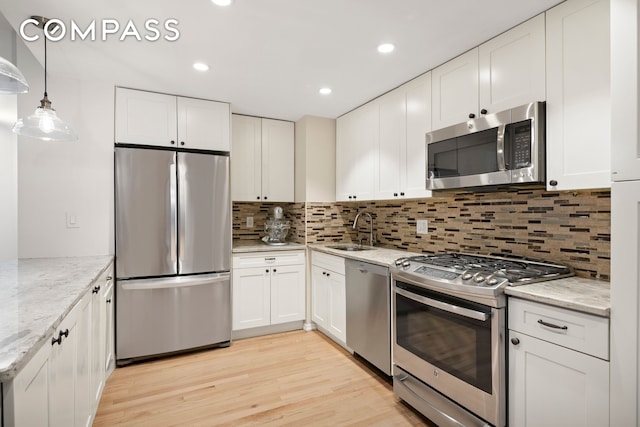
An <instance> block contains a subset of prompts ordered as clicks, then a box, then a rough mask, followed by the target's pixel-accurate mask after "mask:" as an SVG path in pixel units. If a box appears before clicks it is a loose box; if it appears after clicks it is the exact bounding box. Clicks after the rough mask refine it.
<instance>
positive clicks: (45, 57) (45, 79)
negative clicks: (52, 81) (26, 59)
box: [42, 34, 48, 96]
mask: <svg viewBox="0 0 640 427" xmlns="http://www.w3.org/2000/svg"><path fill="white" fill-rule="evenodd" d="M42 38H43V39H44V96H48V95H47V37H46V34H45V35H43V37H42Z"/></svg>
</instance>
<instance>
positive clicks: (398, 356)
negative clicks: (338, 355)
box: [393, 280, 505, 425]
mask: <svg viewBox="0 0 640 427" xmlns="http://www.w3.org/2000/svg"><path fill="white" fill-rule="evenodd" d="M393 313H394V329H393V359H394V365H396V366H398V367H399V368H401V369H403V370H405V371H406V372H408V373H410V374H411V375H413V376H415V377H416V378H418V379H419V380H421V381H423V382H424V383H426V384H427V385H429V386H431V387H433V388H434V389H436V390H438V391H439V392H440V393H442V394H444V395H445V396H447V397H448V398H449V399H451V400H454V401H455V402H457V403H458V404H459V405H461V406H463V407H465V408H466V409H467V410H469V411H471V412H473V413H475V414H476V415H477V416H479V417H481V418H483V419H484V420H486V421H488V422H490V423H492V424H493V425H503V421H504V419H505V403H504V402H505V399H504V392H505V389H504V387H505V380H504V377H505V374H504V372H505V361H504V354H505V350H504V349H505V347H504V345H505V344H504V326H505V324H504V309H497V308H492V307H489V306H484V305H481V304H477V303H474V302H470V301H466V300H463V299H460V298H457V297H452V296H448V295H444V294H441V293H439V292H433V291H430V290H427V289H424V288H421V287H419V286H415V285H412V284H409V283H405V282H401V281H397V280H394V295H393Z"/></svg>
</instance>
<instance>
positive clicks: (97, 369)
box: [91, 273, 107, 408]
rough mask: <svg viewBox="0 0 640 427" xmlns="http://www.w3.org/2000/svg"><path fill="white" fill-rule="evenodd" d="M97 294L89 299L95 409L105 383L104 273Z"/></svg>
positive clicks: (93, 402) (105, 307)
mask: <svg viewBox="0 0 640 427" xmlns="http://www.w3.org/2000/svg"><path fill="white" fill-rule="evenodd" d="M98 284H99V285H100V288H99V289H98V287H96V288H94V290H96V291H97V292H96V293H95V294H93V295H92V297H91V306H92V308H91V396H92V405H93V407H95V408H97V407H98V405H99V403H100V396H101V395H102V390H103V389H104V381H105V370H104V367H105V362H104V359H105V345H106V336H105V335H106V332H107V331H106V326H105V318H106V311H107V305H106V304H105V301H104V300H105V298H104V289H103V288H104V287H105V286H106V284H107V280H106V273H105V274H103V275H102V276H101V277H100V278H99V279H98Z"/></svg>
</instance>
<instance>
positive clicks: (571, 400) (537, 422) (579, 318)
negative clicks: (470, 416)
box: [509, 299, 609, 427]
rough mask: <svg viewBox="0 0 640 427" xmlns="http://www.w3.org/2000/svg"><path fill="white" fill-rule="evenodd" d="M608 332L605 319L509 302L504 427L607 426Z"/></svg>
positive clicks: (521, 302)
mask: <svg viewBox="0 0 640 427" xmlns="http://www.w3.org/2000/svg"><path fill="white" fill-rule="evenodd" d="M608 328H609V322H608V319H605V318H601V317H598V316H593V315H589V314H584V313H578V312H574V311H571V310H566V309H562V308H557V307H551V306H547V305H544V304H538V303H534V302H529V301H523V300H518V299H510V300H509V341H510V342H509V425H510V426H518V427H538V426H540V427H543V426H544V427H549V426H572V427H574V426H575V427H579V426H584V427H604V426H608V425H609V362H608V360H606V359H608V354H609V353H608V349H609V335H608V334H609V329H608ZM595 355H598V356H600V357H596V356H595ZM601 357H605V358H604V359H603V358H601Z"/></svg>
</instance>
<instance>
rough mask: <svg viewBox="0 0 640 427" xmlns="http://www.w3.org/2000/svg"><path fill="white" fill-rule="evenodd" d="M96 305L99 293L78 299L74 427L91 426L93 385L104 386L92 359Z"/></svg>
mask: <svg viewBox="0 0 640 427" xmlns="http://www.w3.org/2000/svg"><path fill="white" fill-rule="evenodd" d="M99 306H100V296H99V294H91V293H90V292H89V293H87V294H86V295H85V296H84V297H83V299H82V300H81V303H80V305H79V307H78V312H77V318H76V326H75V331H77V333H76V343H75V346H76V347H75V348H76V354H75V382H74V396H75V399H74V400H75V409H74V411H75V420H76V421H75V425H76V426H84V427H89V426H91V418H92V416H93V411H94V408H97V403H98V402H97V401H96V398H95V387H96V386H97V385H96V382H99V384H100V385H102V384H104V383H103V381H104V378H103V375H102V374H101V369H99V368H100V367H97V368H98V369H96V360H95V358H96V357H99V355H96V354H95V350H94V348H95V345H96V343H95V342H96V340H98V339H99V337H98V336H96V334H97V333H98V332H99V331H98V330H96V329H95V327H94V324H95V323H96V322H97V318H96V317H97V315H98V313H97V312H98V311H99ZM65 330H66V327H65ZM71 333H72V331H71V330H69V337H68V338H64V339H63V340H62V343H61V344H60V345H61V347H67V346H70V345H71ZM67 398H68V397H67Z"/></svg>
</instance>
